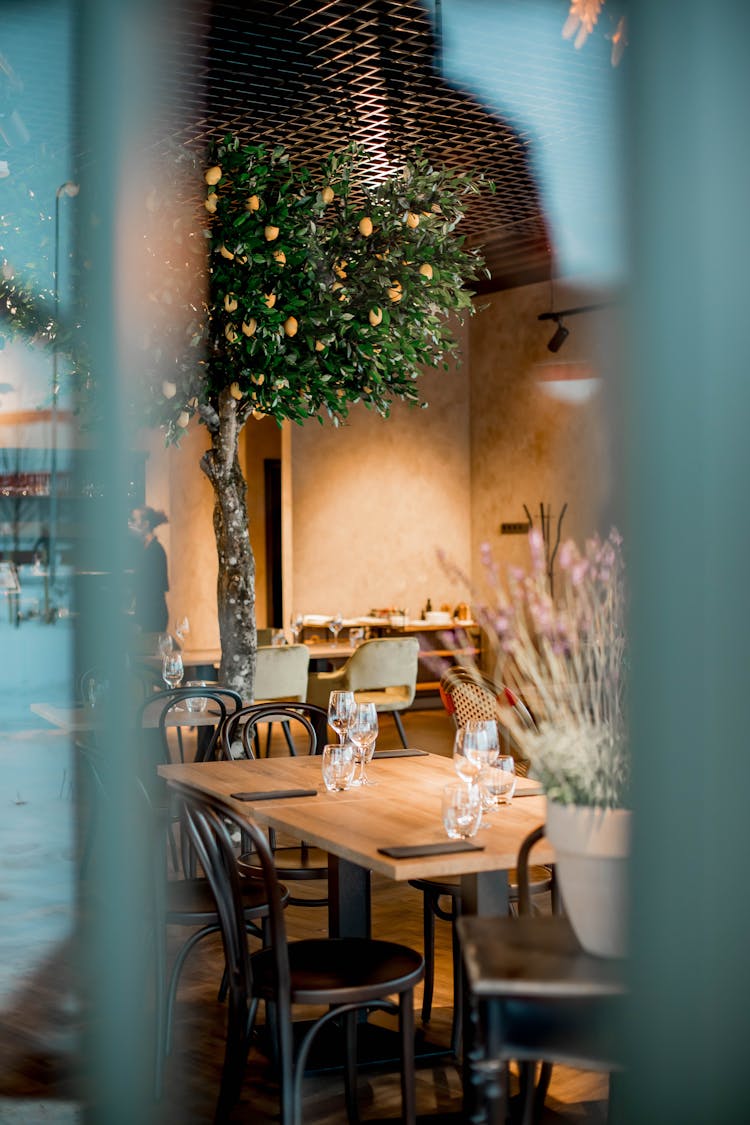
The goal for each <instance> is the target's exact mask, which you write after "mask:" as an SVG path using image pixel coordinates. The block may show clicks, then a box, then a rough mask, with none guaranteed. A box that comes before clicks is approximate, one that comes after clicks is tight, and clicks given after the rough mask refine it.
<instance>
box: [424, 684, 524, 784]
mask: <svg viewBox="0 0 750 1125" xmlns="http://www.w3.org/2000/svg"><path fill="white" fill-rule="evenodd" d="M440 698H441V699H442V701H443V706H444V707H445V709H446V711H447V712H448V714H449V715H451V716H452V718H453V720H454V722H455V724H456V726H457V727H463V726H465V725H466V723H468V722H473V721H481V720H482V719H494V720H495V722H496V723H497V729H498V733H499V735H500V740H501V745H502V748H503V750H502V752H503V753H504V754H512V755H513V758H514V759H515V763H516V772H517V773H518V774H519V775H520V776H522V777H525V776H526V774H527V773H528V771H529V761H528V758H527V757H526V755H525V754H524V752H523V750H522V748H521V747H520V746H519V745H518V742H517V740H516V739H515V737H514V736H513V734H512V732H511V730H510V728H509V726H508V719H509V716H510V714H512V716H513V719H514V721H515V723H517V724H518V725H520V726H521V727H523V728H526V729H533V727H534V726H535V723H534V719H533V717H532V715H531V712H530V711H529V709H528V708H527V707H526V705H525V704H524V702H523V700H522V699H520V697H519V696H518V695H517V694H516V693H515V692H514V691H511V689H510V688H509V687H506V685H505V684H496V683H495V682H494V681H493V680H491V679H489V678H488V677H487V676H484V675H483V674H482V673H481V672H480V671H479V670H478V669H475V668H472V669H469V668H462V667H460V666H456V667H454V668H449V669H448V671H447V672H445V673H444V675H443V676H442V678H441V680H440Z"/></svg>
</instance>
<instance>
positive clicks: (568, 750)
mask: <svg viewBox="0 0 750 1125" xmlns="http://www.w3.org/2000/svg"><path fill="white" fill-rule="evenodd" d="M529 546H530V550H531V569H530V570H529V571H528V572H523V571H520V570H518V569H514V568H510V569H509V571H508V574H507V577H506V578H505V579H503V578H502V577H501V575H500V572H499V568H498V567H497V565H496V563H495V561H494V559H493V557H492V555H491V552H490V550H489V548H488V547H485V548H484V549H483V562H484V564H485V568H486V570H487V574H488V577H489V582H490V587H491V590H492V597H491V599H490V602H489V603H488V604H486V605H484V606H483V607H481V608H479V607H478V608H477V616H478V618H479V620H480V621H481V623H482V625H483V626H484V628H485V630H486V633H487V636H488V638H489V643H490V647H491V651H492V655H493V658H494V662H495V673H496V678H497V679H498V680H504V681H505V682H506V683H510V684H511V686H515V688H516V690H518V691H519V692H520V694H521V696H522V697H523V698H524V699H525V700H526V702H527V703H528V705H529V707H530V709H531V712H532V714H533V716H534V720H535V722H534V725H533V726H531V727H529V726H523V725H521V724H520V723H517V724H516V726H515V727H513V729H512V733H513V735H514V736H515V738H516V739H517V741H518V743H519V745H520V747H521V748H522V750H523V751H524V753H525V755H526V756H527V757H528V759H529V761H530V762H531V770H530V772H531V773H532V774H533V775H534V776H535V777H537V778H538V779H539V780H540V781H541V782H542V783H543V785H544V789H545V792H546V795H547V800H548V812H547V834H548V837H549V839H550V841H551V843H552V844H553V845H554V847H555V850H556V853H557V872H558V877H559V881H560V888H561V891H562V897H563V902H564V905H565V908H566V912H567V913H568V915H569V917H570V920H571V924H572V925H573V928H574V930H575V931H576V934H577V936H578V938H579V940H580V942H581V944H582V946H583V947H584V948H585V949H586V950H588V951H589V952H591V953H596V954H600V955H603V956H622V955H623V954H624V952H625V934H626V899H627V894H626V890H627V856H628V849H629V836H630V811H629V810H628V808H627V801H628V782H629V764H630V762H629V754H628V746H627V737H626V729H625V719H624V707H623V702H624V701H623V694H624V689H625V676H624V667H625V651H626V645H625V624H624V600H625V599H624V568H623V560H622V540H621V538H620V536H619V534H618V533H617V532H616V531H614V530H613V531H612V532H610V534H609V536H608V537H607V539H605V540H604V541H602V540H600V539H599V538H598V537H594V538H592V539H590V540H588V541H587V542H586V543H585V545H584V548H583V550H582V551H580V550H579V549H578V547H577V546H576V545H575V543H573V542H572V541H569V542H567V543H564V544H563V545H562V547H561V548H560V552H559V556H558V567H559V570H558V575H557V580H556V584H555V596H554V598H553V596H552V592H551V589H550V579H549V575H548V572H547V567H546V564H545V557H544V543H543V540H542V536H541V534H540V532H539V531H537V530H532V531H531V532H530V533H529ZM509 722H510V724H511V726H513V723H514V715H513V714H512V713H511V714H510V716H509Z"/></svg>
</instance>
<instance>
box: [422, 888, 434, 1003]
mask: <svg viewBox="0 0 750 1125" xmlns="http://www.w3.org/2000/svg"><path fill="white" fill-rule="evenodd" d="M422 934H423V949H424V992H423V993H422V1023H429V1022H430V1016H431V1015H432V996H433V992H434V990H435V911H434V906H433V902H432V896H431V895H430V894H429V893H428V892H427V891H425V892H423V898H422Z"/></svg>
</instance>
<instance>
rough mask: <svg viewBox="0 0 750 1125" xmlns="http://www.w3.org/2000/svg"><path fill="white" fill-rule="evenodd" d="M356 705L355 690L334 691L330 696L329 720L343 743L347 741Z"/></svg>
mask: <svg viewBox="0 0 750 1125" xmlns="http://www.w3.org/2000/svg"><path fill="white" fill-rule="evenodd" d="M355 706H356V701H355V699H354V692H353V691H332V692H331V694H330V695H329V697H328V722H329V723H330V724H331V726H332V727H333V729H334V730H335V731H336V734H337V735H338V736H339V742H341V743H343V742H344V741H345V738H346V732H347V730H348V729H349V721H350V719H351V717H352V714H353V713H354V708H355Z"/></svg>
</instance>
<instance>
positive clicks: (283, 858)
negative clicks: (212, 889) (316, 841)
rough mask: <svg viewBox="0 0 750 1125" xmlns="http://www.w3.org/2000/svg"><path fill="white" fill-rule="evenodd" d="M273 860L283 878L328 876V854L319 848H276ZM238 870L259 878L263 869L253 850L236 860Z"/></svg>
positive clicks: (299, 878)
mask: <svg viewBox="0 0 750 1125" xmlns="http://www.w3.org/2000/svg"><path fill="white" fill-rule="evenodd" d="M273 862H274V866H275V867H276V870H277V871H278V872H279V875H280V877H281V878H282V879H283V878H284V877H286V878H287V879H295V880H302V879H326V878H327V877H328V854H327V852H324V851H323V850H322V849H321V848H307V847H290V848H284V847H281V848H276V850H275V851H274V853H273ZM237 866H238V867H239V869H240V872H241V873H242V874H243V875H245V876H249V877H250V878H258V879H259V878H261V877H262V875H263V871H262V869H261V866H260V864H259V863H258V860H257V857H256V856H255V853H254V852H245V853H244V855H241V856H240V858H239V859H238V861H237Z"/></svg>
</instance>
